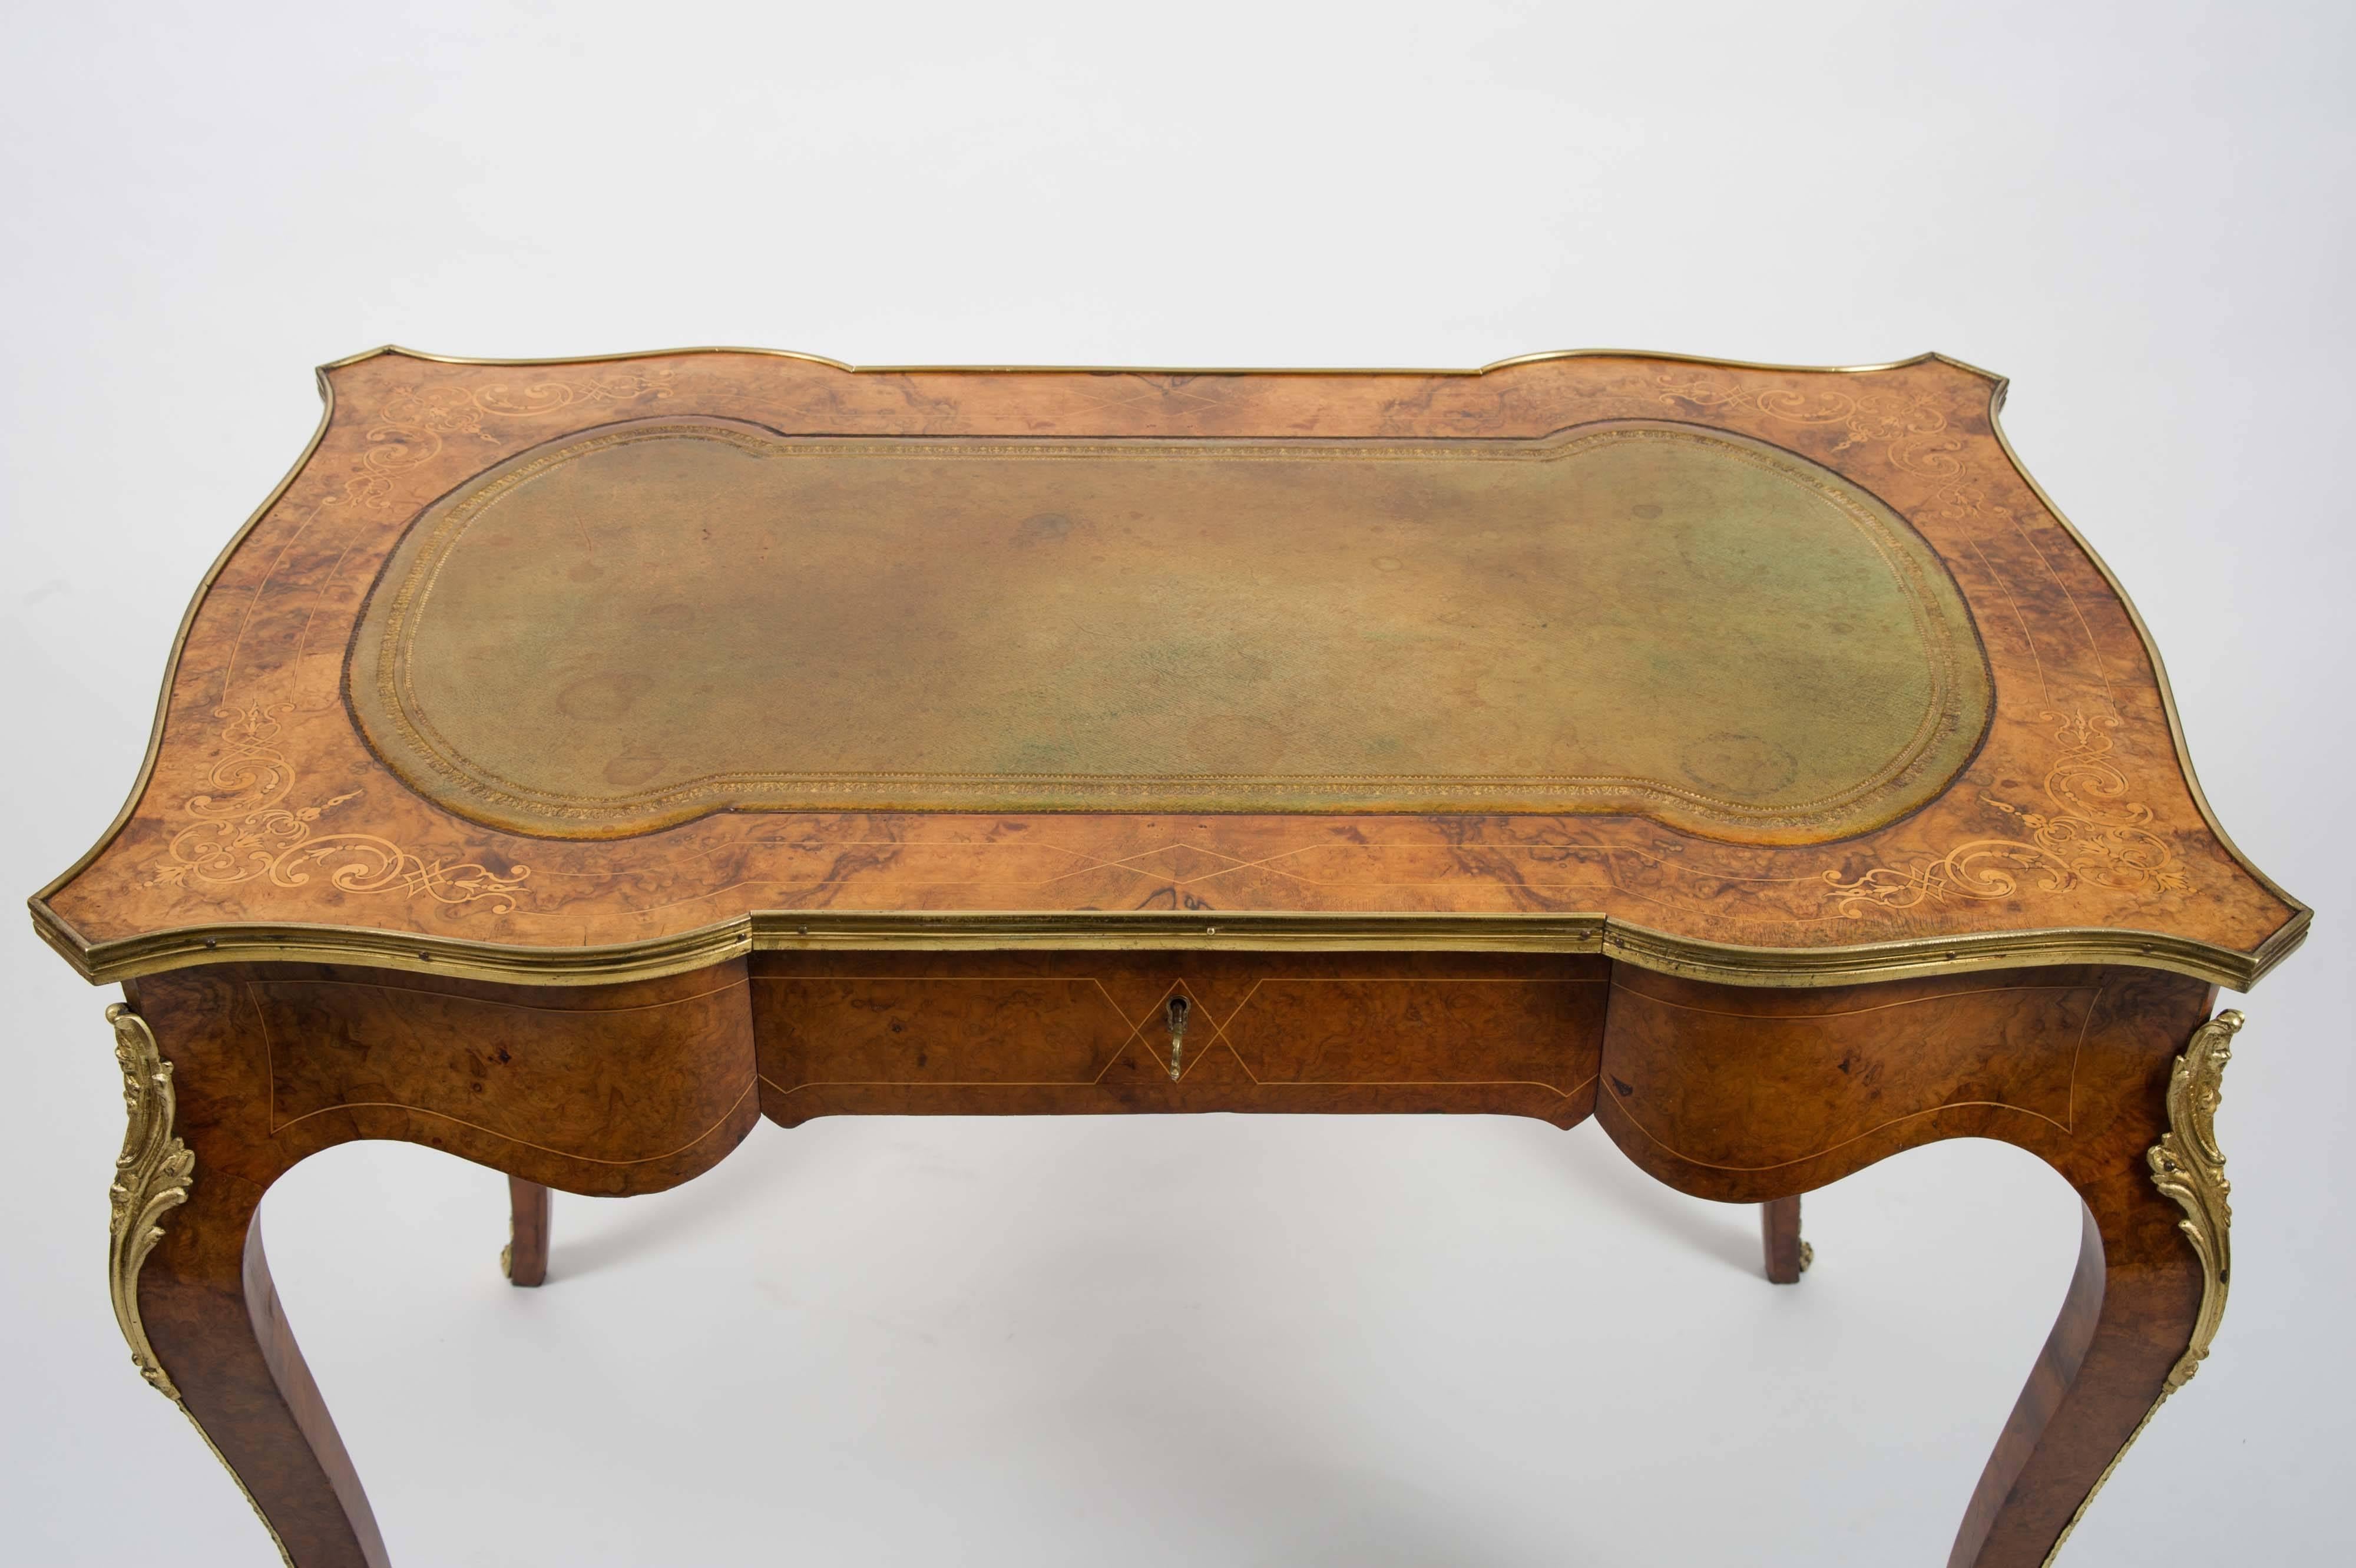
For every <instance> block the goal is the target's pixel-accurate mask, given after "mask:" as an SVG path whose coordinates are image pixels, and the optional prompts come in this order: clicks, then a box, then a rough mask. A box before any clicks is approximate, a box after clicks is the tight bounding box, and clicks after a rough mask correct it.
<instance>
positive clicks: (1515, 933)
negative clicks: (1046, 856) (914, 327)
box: [33, 904, 2308, 991]
mask: <svg viewBox="0 0 2356 1568" xmlns="http://www.w3.org/2000/svg"><path fill="white" fill-rule="evenodd" d="M33 924H34V928H35V929H37V931H39V933H40V935H41V936H42V938H43V940H47V941H48V943H49V945H50V946H51V947H53V948H55V949H56V950H58V951H59V954H60V955H62V956H63V957H64V958H65V959H66V961H68V962H70V963H71V964H72V965H73V966H74V968H75V969H76V970H78V971H79V972H80V973H81V974H82V976H83V978H85V979H87V980H89V981H91V983H94V984H108V983H113V982H117V981H122V980H128V979H134V978H136V977H138V976H140V975H145V974H158V973H162V972H166V971H169V970H177V969H188V968H194V967H198V966H200V965H205V964H214V963H251V962H256V961H276V962H305V963H348V964H359V965H364V966H366V967H368V968H371V969H391V970H406V971H409V972H414V973H420V974H450V975H455V976H458V977H460V978H463V979H467V980H482V981H492V982H504V983H510V984H526V985H600V984H610V983H616V982H621V981H633V980H652V979H656V978H659V977H660V976H664V975H671V974H683V973H687V972H691V971H693V970H698V969H703V968H707V967H709V966H711V965H712V964H715V963H722V962H725V961H727V960H729V959H732V958H737V957H741V956H743V955H744V954H745V953H750V952H792V951H809V950H837V951H891V950H899V951H910V950H918V951H921V950H935V951H937V950H1006V949H1024V948H1045V949H1063V950H1124V949H1125V950H1149V949H1150V950H1200V951H1216V950H1232V951H1238V952H1272V951H1296V952H1358V951H1385V950H1387V951H1424V952H1559V953H1593V954H1600V955H1603V956H1608V957H1611V958H1615V959H1619V960H1621V961H1624V962H1627V963H1632V964H1634V965H1636V966H1637V967H1639V968H1641V969H1650V970H1656V971H1659V972H1662V973H1665V974H1676V975H1684V976H1687V977H1688V978H1692V979H1700V980H1709V981H1717V982H1722V983H1728V984H1734V985H1762V986H1822V985H1851V984H1856V983H1860V982H1865V981H1876V980H1901V979H1907V978H1911V977H1914V976H1920V975H1929V974H1953V973H1961V972H1966V971H1972V970H1984V969H2018V968H2029V967H2039V966H2047V965H2053V964H2074V963H2096V964H2115V965H2124V966H2126V967H2130V968H2138V969H2160V970H2167V971H2169V972H2174V973H2178V974H2186V975H2190V976H2192V977H2194V978H2196V979H2201V980H2206V981H2208V982H2210V983H2212V984H2217V985H2222V986H2227V987H2230V988H2232V989H2233V990H2237V991H2244V990H2247V989H2248V988H2249V987H2250V985H2251V984H2253V983H2254V982H2255V981H2256V980H2257V978H2258V977H2259V976H2260V975H2262V974H2264V973H2265V972H2266V971H2267V970H2269V969H2271V968H2273V967H2274V965H2276V963H2279V962H2280V961H2282V959H2283V958H2284V957H2285V956H2286V954H2288V953H2289V952H2290V950H2292V949H2294V948H2296V947H2297V945H2298V943H2299V942H2300V940H2303V939H2304V938H2305V936H2306V934H2307V926H2308V921H2307V919H2306V918H2305V916H2304V915H2303V914H2302V916H2301V918H2298V919H2297V920H2295V921H2293V922H2292V923H2291V924H2290V925H2288V926H2286V927H2285V928H2284V929H2283V930H2281V931H2280V932H2277V933H2276V937H2275V938H2274V939H2272V940H2269V941H2268V942H2267V943H2266V944H2265V946H2264V947H2262V948H2261V949H2260V950H2258V952H2256V953H2254V954H2251V953H2241V952H2235V951H2233V950H2231V949H2227V948H2219V947H2213V946H2211V945H2210V944H2208V943H2205V942H2200V941H2195V940H2190V939H2189V938H2183V937H2170V936H2164V935H2161V934H2158V933H2156V932H2148V931H2130V930H2116V929H2102V928H2089V929H2054V930H2043V931H2008V932H1996V933H1979V934H1975V935H1969V936H1959V937H1951V938H1914V939H1910V940H1905V941H1897V942H1878V943H1869V944H1865V945H1860V946H1852V947H1827V948H1759V947H1741V946H1736V945H1731V944H1726V943H1717V942H1707V941H1697V940H1691V939H1689V938H1685V937H1676V936H1671V935H1669V934H1667V933H1665V932H1662V931H1655V930H1648V929H1645V928H1644V927H1641V926H1633V925H1629V924H1627V923H1625V922H1622V921H1619V920H1613V919H1611V918H1607V917H1605V916H1602V915H1594V914H1577V915H1477V914H1451V915H1385V914H1365V915H1294V914H1267V913H1253V914H1236V913H1228V912H1223V911H1220V910H1203V911H1196V912H1192V913H1173V912H1166V911H1161V910H1152V911H1139V910H1132V911H1124V912H1118V913H1105V912H1098V911H1089V912H1082V913H1029V912H1021V911H991V912H980V913H966V912H959V913H956V914H924V913H908V912H900V911H884V912H877V913H862V912H844V911H841V910H815V911H811V912H808V913H803V912H799V911H795V910H765V911H761V912H759V913H755V914H751V915H745V916H741V917H739V918H736V919H734V920H727V921H723V922H720V923H718V924H716V925H711V926H705V927H701V928H700V929H696V930H692V931H686V932H681V933H680V934H678V935H675V936H669V937H661V938H657V939H655V940H649V941H644V942H632V943H626V944H620V945H616V946H607V947H571V948H563V947H522V946H512V945H504V944H500V943H495V942H474V941H464V940H455V939H452V938H447V937H429V936H421V935H418V934H416V933H413V932H404V931H390V930H374V929H365V928H361V927H354V926H313V925H220V926H197V927H184V928H179V929H173V930H166V931H154V932H147V933H144V934H142V935H140V936H136V937H125V938H123V939H121V940H115V941H108V942H95V943H93V942H88V941H85V940H83V939H82V937H81V936H80V933H79V932H77V931H75V930H74V929H72V928H71V927H70V926H69V925H67V924H66V922H65V921H64V920H62V919H60V918H59V917H58V916H57V915H56V914H55V913H54V912H53V911H51V910H50V909H48V908H47V907H46V906H44V905H40V904H36V905H35V906H34V909H33Z"/></svg>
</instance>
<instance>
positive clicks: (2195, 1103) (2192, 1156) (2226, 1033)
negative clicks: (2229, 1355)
mask: <svg viewBox="0 0 2356 1568" xmlns="http://www.w3.org/2000/svg"><path fill="white" fill-rule="evenodd" d="M2241 1030H2242V1015H2241V1014H2240V1013H2238V1012H2236V1011H2234V1010H2233V1009H2232V1008H2228V1009H2226V1010H2225V1011H2224V1012H2222V1013H2220V1014H2218V1015H2217V1016H2215V1017H2214V1018H2211V1020H2209V1022H2207V1023H2206V1024H2203V1025H2201V1027H2200V1028H2199V1029H2198V1030H2196V1031H2195V1032H2194V1034H2193V1036H2192V1043H2191V1044H2190V1045H2189V1046H2187V1047H2184V1054H2183V1055H2182V1056H2180V1057H2178V1058H2176V1066H2175V1068H2174V1069H2173V1070H2172V1071H2170V1072H2169V1078H2168V1127H2169V1130H2168V1131H2167V1132H2166V1133H2162V1134H2160V1139H2159V1142H2158V1143H2157V1144H2153V1145H2152V1146H2151V1149H2150V1151H2149V1152H2148V1153H2147V1155H2145V1156H2144V1157H2145V1158H2146V1159H2147V1161H2148V1162H2149V1163H2150V1165H2151V1180H2152V1185H2153V1186H2154V1187H2158V1188H2159V1190H2160V1191H2161V1192H2162V1193H2164V1194H2166V1195H2167V1196H2168V1197H2169V1199H2171V1200H2172V1201H2173V1202H2174V1203H2175V1204H2176V1206H2177V1207H2178V1208H2181V1209H2183V1210H2184V1218H2183V1219H2179V1220H2178V1221H2177V1228H2178V1229H2179V1230H2182V1231H2183V1232H2184V1237H2185V1240H2188V1241H2190V1243H2191V1244H2192V1251H2193V1252H2194V1253H2195V1255H2197V1256H2198V1257H2199V1258H2200V1260H2201V1316H2199V1317H2197V1318H2195V1319H2194V1320H2193V1325H2192V1339H2191V1342H2190V1344H2188V1345H2187V1346H2186V1347H2185V1348H2184V1354H2183V1355H2182V1356H2180V1357H2179V1358H2178V1359H2177V1362H2176V1366H2175V1367H2174V1368H2173V1369H2171V1370H2170V1371H2169V1374H2168V1384H2167V1387H2166V1389H2165V1391H2163V1392H2162V1393H2161V1394H2160V1396H2159V1397H2160V1398H2161V1399H2163V1400H2164V1399H2166V1398H2167V1397H2168V1396H2169V1394H2172V1393H2174V1392H2175V1391H2177V1390H2179V1389H2180V1388H2182V1387H2183V1386H2184V1385H2185V1384H2187V1383H2189V1382H2190V1381H2191V1380H2192V1374H2193V1373H2195V1372H2197V1371H2199V1370H2200V1369H2201V1362H2202V1361H2205V1360H2207V1359H2209V1344H2210V1341H2211V1340H2213V1339H2214V1338H2216V1337H2217V1325H2218V1324H2219V1323H2220V1322H2221V1321H2222V1319H2223V1317H2224V1316H2225V1293H2226V1292H2227V1291H2228V1290H2229V1289H2231V1288H2232V1286H2233V1239H2232V1231H2233V1204H2232V1203H2231V1202H2230V1201H2229V1199H2230V1198H2231V1197H2232V1196H2233V1184H2232V1183H2231V1182H2229V1181H2227V1180H2226V1179H2225V1152H2224V1150H2222V1149H2221V1148H2219V1147H2218V1146H2217V1102H2218V1101H2219V1099H2220V1098H2221V1093H2220V1091H2221V1090H2222V1086H2223V1083H2224V1079H2225V1065H2226V1064H2227V1063H2228V1062H2230V1061H2232V1060H2233V1036H2235V1035H2237V1034H2239V1033H2241Z"/></svg>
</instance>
